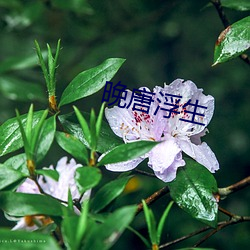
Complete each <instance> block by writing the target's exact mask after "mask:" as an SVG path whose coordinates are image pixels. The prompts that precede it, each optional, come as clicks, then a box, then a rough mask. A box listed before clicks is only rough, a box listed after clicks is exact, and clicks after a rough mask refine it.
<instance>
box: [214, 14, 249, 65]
mask: <svg viewBox="0 0 250 250" xmlns="http://www.w3.org/2000/svg"><path fill="white" fill-rule="evenodd" d="M249 47H250V16H248V17H245V18H243V19H241V20H240V21H238V22H236V23H234V24H232V25H231V26H228V27H227V28H226V29H225V30H224V31H222V32H221V34H220V35H219V37H218V40H217V42H216V45H215V50H214V64H213V66H214V65H216V64H218V63H222V62H226V61H228V60H230V59H232V58H234V57H236V56H238V55H240V54H242V53H243V52H244V51H246V50H247V49H248V48H249Z"/></svg>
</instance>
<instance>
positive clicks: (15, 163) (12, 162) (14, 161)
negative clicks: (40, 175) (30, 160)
mask: <svg viewBox="0 0 250 250" xmlns="http://www.w3.org/2000/svg"><path fill="white" fill-rule="evenodd" d="M26 160H27V158H26V155H25V154H24V153H23V154H19V155H15V156H13V157H10V158H9V159H8V160H6V161H5V162H4V165H5V166H8V167H9V168H12V169H15V170H18V171H19V172H21V173H23V174H24V175H26V176H28V175H29V171H28V168H27V165H26Z"/></svg>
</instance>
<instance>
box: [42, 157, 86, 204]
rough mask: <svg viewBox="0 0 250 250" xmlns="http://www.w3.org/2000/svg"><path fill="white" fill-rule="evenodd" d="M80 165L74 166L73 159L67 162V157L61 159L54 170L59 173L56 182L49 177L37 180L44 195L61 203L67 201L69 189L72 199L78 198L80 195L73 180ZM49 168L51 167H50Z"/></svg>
mask: <svg viewBox="0 0 250 250" xmlns="http://www.w3.org/2000/svg"><path fill="white" fill-rule="evenodd" d="M78 167H81V165H80V164H76V162H75V160H74V159H71V160H70V161H69V162H68V158H67V157H63V158H61V159H60V160H59V161H58V163H57V166H56V170H57V171H58V173H59V179H58V181H55V180H53V179H51V178H49V177H47V176H46V177H43V178H39V180H38V181H39V184H40V185H41V187H42V188H43V190H44V191H45V193H47V194H50V195H52V196H53V197H55V198H58V199H61V200H63V201H67V200H68V190H69V189H70V191H71V195H72V198H73V199H76V198H79V197H80V193H79V191H78V189H77V186H76V182H75V179H74V175H75V171H76V169H77V168H78ZM50 168H51V166H50Z"/></svg>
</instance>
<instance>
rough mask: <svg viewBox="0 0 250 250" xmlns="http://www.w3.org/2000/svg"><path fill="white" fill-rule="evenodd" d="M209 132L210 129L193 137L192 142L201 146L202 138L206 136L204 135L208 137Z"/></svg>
mask: <svg viewBox="0 0 250 250" xmlns="http://www.w3.org/2000/svg"><path fill="white" fill-rule="evenodd" d="M207 132H208V129H207V128H205V129H204V130H202V131H201V132H200V133H199V134H196V135H192V136H191V137H190V140H191V142H192V143H194V144H195V145H200V144H201V143H202V142H201V137H202V136H204V135H206V133H207Z"/></svg>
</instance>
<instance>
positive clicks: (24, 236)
mask: <svg viewBox="0 0 250 250" xmlns="http://www.w3.org/2000/svg"><path fill="white" fill-rule="evenodd" d="M0 235H1V243H0V249H11V250H20V249H22V250H26V249H27V250H30V249H36V250H51V249H53V250H60V249H61V248H60V247H59V246H58V244H57V243H56V241H55V240H54V238H53V237H52V236H50V235H48V234H43V233H37V232H26V231H10V230H7V229H4V228H0Z"/></svg>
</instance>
